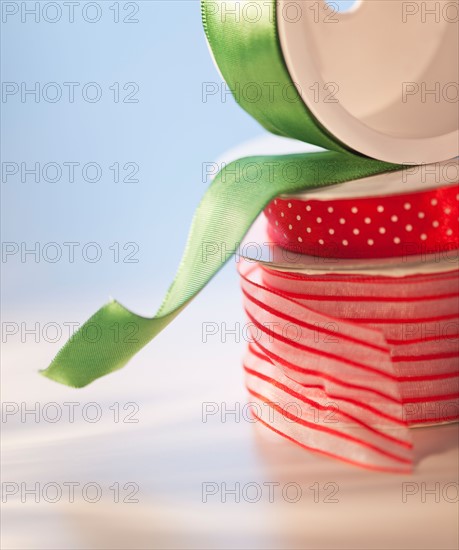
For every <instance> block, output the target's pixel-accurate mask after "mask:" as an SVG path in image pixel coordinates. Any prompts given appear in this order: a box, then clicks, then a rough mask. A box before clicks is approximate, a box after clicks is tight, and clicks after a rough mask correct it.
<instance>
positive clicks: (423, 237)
mask: <svg viewBox="0 0 459 550" xmlns="http://www.w3.org/2000/svg"><path fill="white" fill-rule="evenodd" d="M426 240H427V235H426V234H425V233H423V234H422V235H421V241H426Z"/></svg>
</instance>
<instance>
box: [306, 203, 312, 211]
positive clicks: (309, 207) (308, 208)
mask: <svg viewBox="0 0 459 550" xmlns="http://www.w3.org/2000/svg"><path fill="white" fill-rule="evenodd" d="M306 211H307V212H311V206H310V205H309V204H308V205H307V206H306Z"/></svg>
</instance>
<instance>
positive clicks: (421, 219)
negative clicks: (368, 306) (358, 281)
mask: <svg viewBox="0 0 459 550" xmlns="http://www.w3.org/2000/svg"><path fill="white" fill-rule="evenodd" d="M265 214H266V216H267V218H268V234H269V238H270V239H271V240H272V241H274V242H275V243H276V244H278V245H279V246H281V247H283V248H286V249H288V250H293V251H295V252H299V253H302V254H308V255H311V256H322V257H327V258H388V257H400V256H407V255H414V254H433V253H436V252H440V251H446V250H454V249H457V248H459V224H458V215H459V188H458V186H457V185H450V186H444V187H440V188H438V189H431V190H428V191H419V192H414V193H409V194H400V195H399V194H397V195H386V196H381V197H365V198H360V197H359V198H352V199H337V200H332V199H329V200H317V199H311V198H307V199H301V198H290V199H289V198H284V197H283V198H277V199H276V200H274V201H273V202H271V203H270V204H269V205H268V207H267V208H266V209H265Z"/></svg>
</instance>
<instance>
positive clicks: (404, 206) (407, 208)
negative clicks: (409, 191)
mask: <svg viewBox="0 0 459 550" xmlns="http://www.w3.org/2000/svg"><path fill="white" fill-rule="evenodd" d="M403 208H404V209H405V210H410V208H411V204H410V203H409V202H406V203H405V204H404V205H403Z"/></svg>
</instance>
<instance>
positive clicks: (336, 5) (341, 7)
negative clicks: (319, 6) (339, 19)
mask: <svg viewBox="0 0 459 550" xmlns="http://www.w3.org/2000/svg"><path fill="white" fill-rule="evenodd" d="M324 1H325V4H326V5H327V6H328V7H329V8H330V9H331V10H333V11H334V12H336V13H349V12H352V11H355V10H356V9H357V8H358V7H359V6H360V5H361V4H362V0H324Z"/></svg>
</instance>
